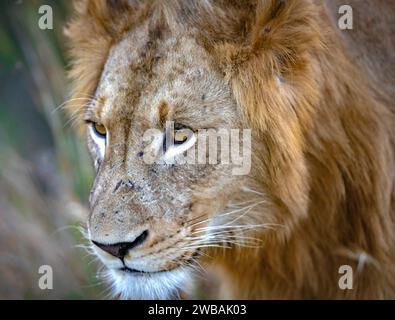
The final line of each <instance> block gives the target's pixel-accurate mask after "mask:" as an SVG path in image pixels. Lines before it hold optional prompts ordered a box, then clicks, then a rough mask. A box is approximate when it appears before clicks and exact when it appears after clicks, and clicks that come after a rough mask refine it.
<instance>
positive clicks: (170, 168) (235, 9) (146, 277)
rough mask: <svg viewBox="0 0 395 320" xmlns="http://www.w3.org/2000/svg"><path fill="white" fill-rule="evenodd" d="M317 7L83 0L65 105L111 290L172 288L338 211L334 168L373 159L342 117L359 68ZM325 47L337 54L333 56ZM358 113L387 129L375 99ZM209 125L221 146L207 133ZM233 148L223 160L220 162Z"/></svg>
mask: <svg viewBox="0 0 395 320" xmlns="http://www.w3.org/2000/svg"><path fill="white" fill-rule="evenodd" d="M320 12H321V7H320V6H319V5H316V4H313V2H312V1H275V0H273V1H248V2H247V1H196V2H195V1H176V0H173V1H147V2H140V1H104V0H102V1H93V0H92V1H89V0H85V1H78V2H77V14H76V17H75V19H74V21H73V22H72V23H71V25H70V26H69V28H68V30H67V34H68V35H69V38H70V39H71V42H72V55H73V58H74V66H73V68H72V71H71V75H72V77H73V78H74V80H75V83H76V86H75V89H74V96H73V99H72V100H71V103H70V107H69V109H70V110H71V112H72V113H73V114H75V115H76V116H77V118H78V119H79V120H80V122H81V125H82V127H83V128H84V130H85V133H86V139H87V142H88V146H89V151H90V153H91V155H92V158H93V160H94V163H95V167H96V171H97V173H96V178H95V182H94V185H93V188H92V192H91V196H90V207H91V213H90V216H89V221H88V229H89V237H90V240H91V241H92V243H93V248H94V251H95V253H96V254H97V256H98V257H99V258H100V259H101V260H102V262H103V263H104V264H105V265H106V267H107V268H108V270H109V275H110V277H111V281H112V282H113V284H114V288H115V292H116V293H119V294H120V295H121V296H122V297H124V298H170V297H174V296H176V295H177V290H178V288H179V287H180V286H181V285H182V283H183V282H184V281H185V280H188V278H189V277H190V274H191V273H193V272H194V271H195V269H199V268H201V263H204V261H206V260H207V259H209V258H208V256H210V257H212V256H214V257H215V256H218V257H220V256H222V255H223V252H222V251H221V250H223V248H224V247H229V248H234V247H239V246H241V247H248V248H250V249H248V250H251V251H250V253H248V254H251V255H254V254H256V253H254V251H253V250H252V249H251V248H254V246H256V245H257V244H258V243H257V242H263V245H267V243H270V239H272V237H276V239H277V240H279V241H278V242H277V243H286V242H287V241H290V240H289V239H290V237H291V235H292V230H293V228H294V226H295V225H296V224H298V222H299V221H300V220H303V218H305V217H306V216H307V215H308V213H309V210H316V209H317V208H318V207H319V208H320V210H321V208H322V210H323V211H325V210H327V211H328V212H334V211H335V210H336V209H334V208H335V206H336V205H337V203H338V202H337V200H336V201H333V202H331V201H327V200H326V198H325V193H326V194H327V195H328V196H330V197H332V198H333V199H335V198H336V197H337V196H338V193H339V194H340V192H341V191H340V187H339V185H337V184H338V182H339V180H336V179H338V178H339V177H340V176H341V175H342V174H343V175H344V177H347V176H349V177H352V178H350V179H354V177H355V176H358V175H361V174H360V172H361V170H363V168H364V166H365V164H363V163H361V164H360V167H359V165H354V164H353V163H352V159H353V157H354V156H355V153H353V151H350V150H347V149H343V147H344V146H346V145H347V144H348V142H347V141H348V140H347V139H348V138H349V137H350V136H352V135H353V133H352V132H353V126H354V124H350V126H348V127H346V128H345V129H339V128H340V127H341V126H342V124H341V121H342V120H341V119H342V117H345V119H346V118H349V116H348V115H346V113H347V112H352V111H349V110H344V109H342V107H343V106H342V104H341V98H339V96H341V95H342V94H343V93H342V92H344V94H349V93H350V92H353V90H354V89H355V88H357V85H355V88H353V87H352V86H353V84H352V81H351V82H348V80H350V79H353V77H354V79H355V78H357V77H358V76H357V75H356V74H355V72H354V69H352V68H350V66H349V64H347V63H346V59H344V56H343V55H342V53H341V51H338V50H339V47H338V46H337V43H336V41H335V40H333V39H334V38H333V35H332V34H331V33H330V32H329V31H328V30H327V29H326V26H327V24H326V22H323V21H322V18H320V14H319V13H320ZM328 50H332V53H333V54H334V53H336V54H337V55H338V65H336V66H335V65H330V64H329V63H328V61H329V60H325V59H326V54H327V52H328ZM329 67H330V68H329ZM324 68H328V69H327V70H326V71H325V72H324V71H323V70H324ZM337 72H344V73H345V74H347V77H348V78H347V79H340V78H337V76H336V74H337ZM333 81H334V82H336V81H337V82H341V81H343V84H344V87H342V88H341V89H338V88H334V86H333V83H334V82H333ZM361 83H362V82H360V83H358V86H359V88H360V89H355V90H361V88H362V89H363V86H364V85H363V84H361ZM352 99H354V100H355V101H357V100H358V101H359V100H361V99H362V97H357V96H355V97H352ZM327 101H332V105H331V107H332V108H333V109H332V112H331V113H330V114H329V113H327V112H326V110H327V109H326V107H325V103H327ZM364 103H365V102H364V101H362V100H361V105H363V104H364ZM350 110H351V109H350ZM350 116H351V117H352V118H353V119H356V118H357V119H358V120H357V122H359V125H360V124H361V123H366V128H368V127H370V128H371V129H373V130H377V128H376V122H375V121H376V120H375V119H376V111H366V113H365V114H364V116H363V117H360V118H358V117H359V115H358V113H356V114H351V113H350ZM317 119H320V120H319V121H318V122H317ZM330 119H336V121H330ZM372 119H373V121H371V120H372ZM317 124H318V125H317ZM321 125H322V126H321ZM342 130H343V131H342ZM207 132H209V133H208V137H210V135H211V134H212V135H214V138H213V140H211V145H210V146H207V145H205V144H204V143H203V144H201V143H199V142H200V141H201V139H202V136H203V138H204V139H206V138H207V136H204V133H207ZM312 132H313V134H312ZM377 132H379V131H377ZM216 134H217V137H215V135H216ZM379 136H380V134H378V135H377V137H374V138H372V139H376V138H377V139H380V138H379ZM217 138H218V139H217ZM221 139H222V140H221ZM232 139H233V140H232ZM355 139H357V140H359V137H357V138H355ZM369 139H370V138H369ZM369 139H367V140H365V138H364V139H361V144H362V145H365V146H366V148H365V147H364V148H365V149H364V150H366V149H367V148H370V145H374V144H375V142H374V141H373V140H369ZM205 141H209V142H210V138H208V139H207V140H205ZM212 141H215V143H214V144H213V143H212ZM235 141H237V143H236V145H237V147H236V148H235V149H234V148H233V147H234V145H232V142H233V143H234V142H235ZM241 141H242V143H241ZM221 142H222V143H221ZM214 145H215V146H214ZM211 147H213V148H212V149H211ZM217 147H218V148H217ZM224 148H225V149H226V148H227V149H226V150H227V152H229V154H227V155H226V152H225V158H226V159H225V160H228V161H223V160H224V159H223V158H221V157H217V158H216V159H217V161H215V160H214V161H211V158H210V156H213V155H215V156H218V154H221V155H223V154H222V153H221V152H222V151H223V150H224ZM191 150H194V151H193V152H191ZM199 150H203V151H208V153H204V152H203V154H204V156H200V157H199V156H198V153H199ZM328 150H335V152H334V155H330V156H328V153H327V152H328ZM361 150H362V149H361ZM240 156H241V159H242V161H240ZM214 158H215V157H214ZM181 159H183V161H184V162H182V161H181ZM191 159H192V160H191ZM235 159H236V160H237V159H238V160H239V161H236V160H235ZM188 160H191V161H188ZM221 160H222V161H221ZM232 160H233V161H232ZM347 161H349V163H347V167H344V168H340V165H339V164H340V163H343V162H347ZM362 161H365V160H362ZM380 161H381V160H380ZM383 161H385V160H383ZM351 164H352V165H351ZM377 166H378V167H379V166H380V164H379V163H377ZM240 169H243V170H241V171H240ZM340 171H342V173H340ZM361 176H363V175H361ZM339 179H340V178H339ZM368 180H369V179H367V180H366V182H363V183H362V184H364V183H365V185H367V184H369V183H371V182H370V181H368ZM362 184H361V185H362ZM325 188H326V191H325V192H323V189H325ZM311 199H313V200H314V201H316V202H315V204H314V205H309V201H310V200H311ZM336 199H340V196H339V197H338V198H336ZM354 200H355V202H356V203H357V204H356V205H357V206H358V205H359V203H360V201H359V198H358V197H356V198H355V199H354ZM354 200H353V201H354ZM339 201H340V200H339ZM315 206H316V207H315ZM325 206H327V207H325ZM331 210H332V211H331ZM257 212H259V213H258V214H257ZM314 219H315V220H314V222H313V223H316V222H317V221H318V220H317V219H319V218H317V216H316V217H315V218H314ZM323 219H324V220H325V218H323ZM324 224H325V223H324ZM324 224H322V225H324ZM277 226H281V228H278V229H276V233H275V235H274V234H273V233H272V232H271V231H270V230H271V228H275V227H277ZM307 228H310V227H307ZM320 228H321V224H320ZM263 230H265V231H264V232H265V236H264V237H263V236H262V235H261V232H263ZM319 230H320V229H319V228H318V229H316V230H315V232H314V234H315V233H317V234H318V233H320V232H319ZM257 233H259V236H257ZM311 234H313V233H311ZM308 237H310V234H309V235H306V234H303V236H302V237H301V239H302V238H303V239H306V242H308V241H307V240H308ZM317 241H321V240H317ZM258 245H261V244H260V243H259V244H258ZM325 245H326V243H325V241H324V240H323V242H322V247H325ZM294 247H295V248H297V246H296V245H295V246H294ZM273 248H275V249H273ZM290 248H292V246H290ZM234 250H237V249H234ZM268 250H272V251H273V252H275V251H277V247H272V248H271V249H268ZM295 250H296V249H295ZM246 252H247V251H245V252H244V253H243V255H240V257H241V256H242V257H244V258H245V257H246ZM289 256H292V255H289ZM232 257H236V258H235V259H236V260H237V259H238V258H237V255H236V256H232ZM295 257H296V253H295ZM276 259H277V258H275V259H274V258H273V259H272V260H270V259H267V261H266V263H268V264H270V263H272V262H273V263H274V261H277V260H276ZM278 259H280V258H278ZM295 259H296V258H295ZM297 259H298V261H297V263H299V258H297ZM236 260H235V263H239V262H238V261H236ZM246 261H249V260H248V259H247V258H246Z"/></svg>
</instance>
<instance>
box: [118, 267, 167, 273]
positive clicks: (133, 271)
mask: <svg viewBox="0 0 395 320" xmlns="http://www.w3.org/2000/svg"><path fill="white" fill-rule="evenodd" d="M118 270H119V271H122V272H126V273H132V274H155V273H163V272H169V271H172V270H174V269H167V270H158V271H144V270H137V269H132V268H128V267H126V266H124V267H122V268H119V269H118Z"/></svg>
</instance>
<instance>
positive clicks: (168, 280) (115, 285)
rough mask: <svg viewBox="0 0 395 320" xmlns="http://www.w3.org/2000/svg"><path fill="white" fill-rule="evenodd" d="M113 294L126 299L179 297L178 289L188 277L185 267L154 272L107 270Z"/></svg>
mask: <svg viewBox="0 0 395 320" xmlns="http://www.w3.org/2000/svg"><path fill="white" fill-rule="evenodd" d="M108 276H109V280H110V282H111V284H112V291H113V294H114V296H118V297H120V298H121V299H128V300H168V299H179V291H180V289H181V287H182V285H183V284H184V283H186V281H187V280H188V278H189V277H190V274H189V272H188V270H187V269H185V268H177V269H173V270H170V271H163V272H154V273H130V272H125V271H121V270H119V269H112V270H109V272H108Z"/></svg>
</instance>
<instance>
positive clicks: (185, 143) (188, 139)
mask: <svg viewBox="0 0 395 320" xmlns="http://www.w3.org/2000/svg"><path fill="white" fill-rule="evenodd" d="M195 142H196V136H195V134H194V132H193V131H192V130H191V129H189V128H187V127H185V126H182V125H179V124H175V125H174V130H169V131H168V132H166V134H165V139H164V140H163V151H164V153H165V160H166V159H172V158H173V157H175V156H177V155H179V154H182V153H183V152H185V151H186V150H188V149H189V148H190V147H192V146H193V145H194V143H195Z"/></svg>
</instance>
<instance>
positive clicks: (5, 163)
mask: <svg viewBox="0 0 395 320" xmlns="http://www.w3.org/2000/svg"><path fill="white" fill-rule="evenodd" d="M70 3H71V1H67V0H64V1H59V0H57V1H54V0H45V1H41V0H30V1H22V0H13V1H11V0H5V1H4V0H3V1H1V2H0V150H1V152H0V299H9V298H15V299H23V298H34V299H42V298H53V299H58V298H71V299H75V298H98V297H101V292H102V290H103V288H102V287H101V286H100V285H99V283H98V281H97V280H96V277H95V274H94V273H93V272H94V270H96V267H95V266H92V264H89V263H88V262H89V258H88V257H87V253H86V252H84V250H81V248H76V245H77V244H80V243H83V242H84V241H85V240H84V239H83V237H82V235H81V233H80V232H79V231H78V230H79V228H80V226H83V223H84V221H85V219H86V215H87V209H86V205H87V199H88V194H89V188H90V184H91V183H92V169H91V164H90V160H89V159H88V155H87V152H86V149H85V147H84V145H83V143H82V139H80V138H76V137H75V134H74V132H73V128H72V125H71V124H70V123H69V121H68V120H67V118H66V116H65V115H64V113H63V110H62V104H63V102H65V101H66V100H67V92H68V90H67V87H68V84H67V79H66V76H65V74H66V73H65V69H67V58H66V57H65V54H64V53H65V52H66V51H67V50H66V48H65V46H64V43H65V41H64V37H63V28H64V25H65V21H66V20H67V16H69V14H70V10H71V8H70ZM44 4H45V5H50V6H51V7H52V9H53V27H54V28H53V29H52V30H41V29H40V28H39V26H38V20H39V18H40V14H39V12H38V9H39V7H40V6H41V5H44ZM41 265H51V266H52V267H53V271H54V288H53V290H40V289H39V288H38V279H39V277H40V274H38V268H39V266H41Z"/></svg>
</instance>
